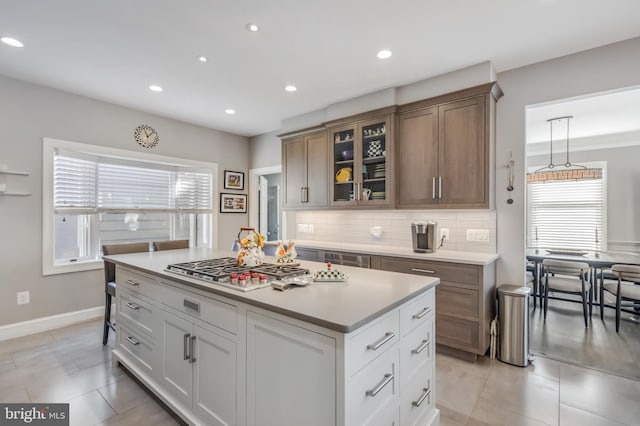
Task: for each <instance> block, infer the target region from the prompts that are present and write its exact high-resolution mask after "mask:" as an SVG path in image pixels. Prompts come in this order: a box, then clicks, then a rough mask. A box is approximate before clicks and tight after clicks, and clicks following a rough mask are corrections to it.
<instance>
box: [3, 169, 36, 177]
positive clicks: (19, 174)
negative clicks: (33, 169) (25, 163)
mask: <svg viewBox="0 0 640 426" xmlns="http://www.w3.org/2000/svg"><path fill="white" fill-rule="evenodd" d="M0 175H18V176H29V172H12V171H10V170H5V171H2V170H0Z"/></svg>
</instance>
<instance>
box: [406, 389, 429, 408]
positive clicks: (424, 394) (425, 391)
mask: <svg viewBox="0 0 640 426" xmlns="http://www.w3.org/2000/svg"><path fill="white" fill-rule="evenodd" d="M430 394H431V391H430V390H429V388H422V395H420V398H418V400H417V401H412V402H411V405H413V406H414V407H419V406H421V405H422V403H423V402H424V400H425V399H427V397H428V396H429V395H430Z"/></svg>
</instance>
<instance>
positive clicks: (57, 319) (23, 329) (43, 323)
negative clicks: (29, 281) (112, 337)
mask: <svg viewBox="0 0 640 426" xmlns="http://www.w3.org/2000/svg"><path fill="white" fill-rule="evenodd" d="M103 315H104V306H96V307H95V308H89V309H82V310H80V311H74V312H67V313H64V314H58V315H52V316H49V317H42V318H35V319H32V320H28V321H22V322H16V323H14V324H7V325H3V326H0V342H2V341H4V340H9V339H15V338H16V337H23V336H28V335H30V334H36V333H42V332H43V331H49V330H54V329H56V328H60V327H66V326H68V325H71V324H75V323H79V322H83V321H88V320H91V319H95V318H100V317H102V316H103Z"/></svg>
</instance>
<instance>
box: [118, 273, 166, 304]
mask: <svg viewBox="0 0 640 426" xmlns="http://www.w3.org/2000/svg"><path fill="white" fill-rule="evenodd" d="M116 283H117V286H118V287H117V288H124V289H126V290H128V291H130V292H132V293H134V294H141V295H143V296H145V297H148V298H149V299H151V300H156V298H157V294H158V284H157V282H156V280H155V279H154V278H153V277H151V276H149V275H146V274H142V273H139V272H137V271H132V270H130V269H127V268H123V267H122V266H120V265H117V266H116ZM117 288H116V294H117V291H118V290H117Z"/></svg>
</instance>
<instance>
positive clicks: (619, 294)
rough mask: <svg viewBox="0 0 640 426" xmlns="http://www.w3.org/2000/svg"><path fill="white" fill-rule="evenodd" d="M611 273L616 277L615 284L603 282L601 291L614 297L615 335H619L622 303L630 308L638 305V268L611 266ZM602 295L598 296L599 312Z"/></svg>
mask: <svg viewBox="0 0 640 426" xmlns="http://www.w3.org/2000/svg"><path fill="white" fill-rule="evenodd" d="M611 272H613V273H614V274H616V275H617V282H616V281H613V282H612V281H609V282H605V283H604V285H603V286H602V287H603V289H602V290H603V292H604V291H606V292H608V293H611V294H613V295H614V296H615V297H616V333H619V332H620V311H621V310H622V305H623V303H624V304H625V305H627V304H630V305H631V306H635V305H637V304H640V266H637V265H613V266H611ZM603 295H604V294H603V293H601V294H600V312H602V309H603V308H604V300H603V299H604V297H602V296H603Z"/></svg>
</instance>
